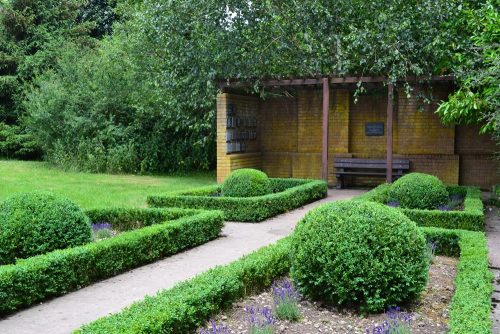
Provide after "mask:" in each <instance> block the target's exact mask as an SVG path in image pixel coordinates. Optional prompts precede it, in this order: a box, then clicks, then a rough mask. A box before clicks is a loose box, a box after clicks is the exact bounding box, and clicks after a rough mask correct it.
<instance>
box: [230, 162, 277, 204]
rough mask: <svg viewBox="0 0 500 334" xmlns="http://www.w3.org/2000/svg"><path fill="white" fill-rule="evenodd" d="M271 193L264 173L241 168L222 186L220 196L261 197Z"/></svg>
mask: <svg viewBox="0 0 500 334" xmlns="http://www.w3.org/2000/svg"><path fill="white" fill-rule="evenodd" d="M270 191H271V185H270V182H269V178H268V177H267V175H266V173H264V172H261V171H260V170H256V169H251V168H242V169H238V170H235V171H234V172H232V173H231V174H230V175H229V176H228V178H227V179H226V180H225V181H224V184H223V185H222V194H223V196H226V197H254V196H263V195H266V194H268V193H269V192H270Z"/></svg>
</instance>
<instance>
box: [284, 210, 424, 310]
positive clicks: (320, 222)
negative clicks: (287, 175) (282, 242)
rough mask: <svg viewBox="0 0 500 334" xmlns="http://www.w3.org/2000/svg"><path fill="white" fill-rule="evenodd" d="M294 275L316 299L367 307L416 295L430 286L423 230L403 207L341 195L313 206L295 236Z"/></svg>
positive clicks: (300, 287)
mask: <svg viewBox="0 0 500 334" xmlns="http://www.w3.org/2000/svg"><path fill="white" fill-rule="evenodd" d="M291 261H292V268H291V276H292V278H293V280H294V282H295V285H296V286H297V288H298V290H299V291H300V292H301V293H302V294H303V295H304V296H306V297H309V298H311V299H313V300H318V301H322V302H326V303H328V304H330V305H334V306H340V307H344V306H346V307H354V308H357V309H360V310H361V311H363V312H378V311H382V310H384V308H386V307H388V306H394V305H400V304H401V303H404V302H407V301H411V300H414V299H415V298H417V297H418V296H419V294H420V293H421V292H422V291H423V289H424V288H425V285H426V282H427V277H428V270H429V260H428V256H427V247H426V242H425V238H424V235H423V234H422V232H421V231H420V230H418V228H417V226H416V225H415V223H414V222H412V221H411V220H410V219H408V218H407V217H406V216H405V215H404V214H403V213H401V212H400V211H398V210H394V209H391V208H389V207H387V206H385V205H383V204H380V203H374V202H364V201H337V202H333V203H327V204H324V205H322V206H320V207H318V208H316V209H314V210H312V211H310V212H309V213H308V214H307V215H306V216H305V217H304V218H303V219H302V221H301V222H300V223H299V224H298V226H297V228H296V230H295V234H294V237H293V239H292V260H291Z"/></svg>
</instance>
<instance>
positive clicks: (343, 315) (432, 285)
mask: <svg viewBox="0 0 500 334" xmlns="http://www.w3.org/2000/svg"><path fill="white" fill-rule="evenodd" d="M457 262H458V261H457V259H455V258H450V257H443V256H436V257H435V258H434V261H433V263H432V264H431V266H430V269H429V281H428V283H427V288H426V290H425V291H424V293H423V295H422V298H421V299H420V300H419V301H418V303H415V304H414V305H409V306H408V307H407V308H405V310H404V313H403V314H405V315H406V316H407V317H408V320H409V321H408V322H407V325H408V327H409V328H411V329H412V331H411V333H425V334H438V333H445V332H446V330H447V327H448V313H449V309H448V307H449V303H450V302H451V298H452V296H453V292H454V286H453V280H454V278H455V274H456V266H457ZM274 305H275V300H274V292H273V289H268V290H266V291H264V292H262V293H261V294H259V295H253V296H250V297H248V298H246V299H245V300H242V301H238V302H237V303H235V304H233V307H232V308H231V309H230V310H228V311H227V312H224V313H221V314H219V315H217V316H216V317H214V322H215V323H216V324H218V325H219V326H220V327H222V326H224V327H226V328H227V329H228V333H231V334H246V333H249V327H250V325H251V323H250V321H249V310H250V309H251V308H253V309H260V310H263V309H266V308H267V309H272V308H273V307H274ZM298 308H299V310H300V314H301V318H300V319H299V320H298V321H296V322H290V321H287V320H280V319H278V318H277V317H274V318H273V321H274V328H276V333H286V334H303V333H318V332H322V333H353V334H354V333H359V334H366V333H367V330H369V333H377V332H376V331H373V329H374V328H376V327H377V326H382V324H383V322H384V321H385V320H386V319H387V316H386V314H385V313H382V314H370V315H368V316H363V315H361V314H359V312H356V311H351V310H338V309H336V308H333V307H328V306H325V305H321V304H320V303H317V302H310V301H308V300H299V302H298ZM211 325H212V324H211V323H210V324H208V325H207V327H208V328H210V327H211Z"/></svg>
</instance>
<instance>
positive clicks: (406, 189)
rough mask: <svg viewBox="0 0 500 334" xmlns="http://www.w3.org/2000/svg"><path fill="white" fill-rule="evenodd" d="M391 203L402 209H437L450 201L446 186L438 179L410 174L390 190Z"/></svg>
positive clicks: (419, 174)
mask: <svg viewBox="0 0 500 334" xmlns="http://www.w3.org/2000/svg"><path fill="white" fill-rule="evenodd" d="M388 195H389V199H388V200H389V202H393V201H394V202H398V203H399V205H400V206H401V207H402V208H408V209H436V208H437V207H438V206H439V205H442V204H445V203H446V202H447V201H448V192H447V191H446V186H445V185H444V184H443V182H441V180H439V179H438V178H437V177H435V176H432V175H428V174H423V173H410V174H407V175H405V176H403V177H402V178H400V179H398V180H397V181H396V182H394V183H393V184H392V186H391V187H390V189H389V194H388Z"/></svg>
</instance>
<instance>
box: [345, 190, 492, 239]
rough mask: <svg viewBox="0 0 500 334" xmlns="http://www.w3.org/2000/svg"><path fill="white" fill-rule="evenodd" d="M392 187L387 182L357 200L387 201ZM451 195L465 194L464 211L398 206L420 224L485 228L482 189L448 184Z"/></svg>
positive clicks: (464, 228)
mask: <svg viewBox="0 0 500 334" xmlns="http://www.w3.org/2000/svg"><path fill="white" fill-rule="evenodd" d="M389 189H390V187H389V186H388V185H387V184H381V185H380V186H378V187H376V188H374V189H372V190H370V191H369V192H367V193H364V194H362V195H360V196H357V197H356V198H355V200H362V201H371V202H378V203H383V204H385V203H387V199H388V192H389ZM447 191H448V193H449V194H450V195H453V194H459V195H461V196H465V199H464V210H463V211H440V210H420V209H404V208H397V209H398V210H400V211H401V212H403V213H404V214H405V215H406V216H407V217H408V218H410V219H411V220H413V221H414V222H415V223H416V224H417V225H418V226H434V227H442V228H449V229H462V230H471V231H482V230H483V229H484V212H483V202H482V201H481V191H480V190H479V189H478V188H475V187H463V186H448V187H447Z"/></svg>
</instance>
